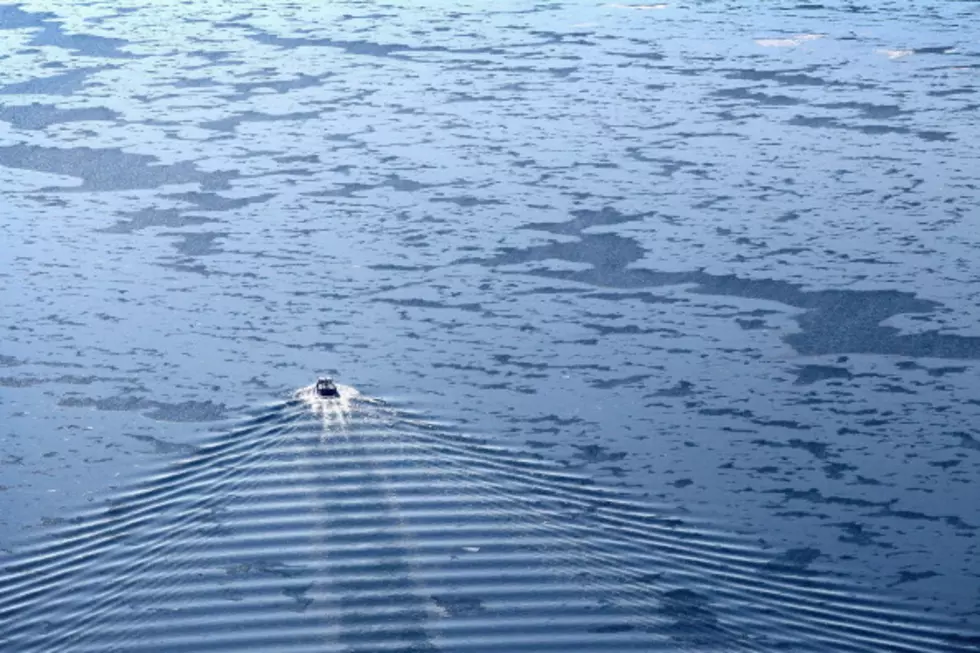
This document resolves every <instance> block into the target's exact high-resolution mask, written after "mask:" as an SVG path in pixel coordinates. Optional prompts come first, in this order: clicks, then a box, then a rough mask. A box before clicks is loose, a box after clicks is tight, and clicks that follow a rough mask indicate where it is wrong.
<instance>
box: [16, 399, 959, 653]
mask: <svg viewBox="0 0 980 653" xmlns="http://www.w3.org/2000/svg"><path fill="white" fill-rule="evenodd" d="M977 642H978V640H977V639H976V638H975V636H974V637H971V635H970V634H969V633H966V632H961V631H958V630H957V628H956V626H955V624H953V623H952V622H951V621H949V620H944V619H943V618H941V617H937V616H930V615H923V614H919V613H911V612H908V611H905V610H903V609H902V608H901V607H899V606H898V605H897V604H896V603H895V602H892V601H889V600H888V599H887V598H885V597H880V596H876V595H874V594H871V593H867V592H862V591H859V590H858V588H855V587H853V586H850V585H849V584H848V583H847V582H846V581H845V580H844V579H843V578H840V577H837V576H835V575H833V574H832V573H829V572H823V573H819V574H818V573H814V572H812V571H809V570H807V569H802V568H798V567H793V566H792V565H789V564H785V565H783V564H775V563H773V561H772V558H771V554H768V553H765V552H763V551H761V550H759V549H758V548H757V547H755V546H753V545H752V543H750V542H749V541H748V540H747V539H745V538H740V537H737V536H734V535H732V534H730V533H725V532H723V531H721V530H719V529H717V528H713V527H712V526H711V525H710V524H705V523H699V522H697V521H696V520H694V519H693V518H691V517H688V516H684V517H679V516H677V515H672V514H671V513H670V512H669V511H668V510H666V509H664V508H662V507H657V506H652V505H651V504H650V503H649V502H647V501H645V500H644V499H643V498H642V497H639V496H635V495H632V494H631V493H630V492H629V491H628V490H625V489H622V488H610V487H603V486H602V485H600V484H598V483H595V482H593V481H591V480H590V479H588V478H586V477H583V476H580V475H576V474H574V473H570V472H569V471H568V470H565V469H563V468H562V467H561V466H560V465H558V464H556V463H554V462H551V461H548V460H546V459H544V458H542V457H540V456H536V455H530V454H524V453H520V452H515V451H510V450H507V449H504V448H501V447H497V446H494V445H492V444H491V443H489V442H486V441H482V440H479V439H476V438H472V437H467V436H465V435H463V434H460V433H457V432H454V431H453V429H451V428H447V427H445V426H443V425H440V424H437V423H435V422H432V421H430V420H427V419H426V418H425V417H424V416H420V415H415V414H412V413H411V412H410V411H408V410H403V409H396V408H393V407H391V406H388V405H385V404H383V403H381V402H378V401H376V400H372V399H370V398H367V397H364V396H362V395H360V394H359V393H357V391H355V390H354V389H353V388H349V387H343V386H342V387H341V397H340V399H338V400H321V399H319V398H317V397H316V396H315V395H314V394H313V393H312V390H311V389H310V388H304V389H301V390H299V391H297V393H295V395H294V397H292V398H291V399H290V400H288V401H284V402H281V403H278V404H275V405H272V406H269V407H266V408H264V409H262V410H259V411H257V412H256V413H255V414H254V415H252V416H251V417H249V418H248V419H246V420H244V421H242V422H241V423H240V424H237V425H236V426H235V427H234V428H230V429H228V430H227V431H226V432H224V433H221V434H220V435H218V436H217V437H215V438H213V439H212V440H211V441H209V442H207V443H206V444H204V445H203V446H201V447H199V448H198V449H197V450H196V452H195V453H193V454H192V455H188V456H186V457H185V458H183V459H181V460H179V461H176V462H174V463H173V464H171V465H168V466H166V467H164V468H162V469H159V470H158V471H157V472H156V473H155V474H153V475H151V476H150V477H149V478H145V479H144V480H143V481H142V482H141V483H138V484H136V485H134V486H132V487H131V489H130V490H129V491H127V492H124V493H120V494H119V495H117V496H115V497H113V498H112V500H111V501H109V502H108V506H107V507H106V508H105V509H103V510H99V511H96V512H89V513H83V514H79V515H78V516H77V517H75V518H74V519H73V520H71V524H70V525H69V526H66V527H62V528H60V529H58V530H56V531H54V532H48V533H46V534H45V536H44V539H43V540H42V541H38V542H35V543H33V544H32V545H30V546H28V547H26V548H25V551H24V552H23V553H21V554H19V555H17V556H16V557H14V558H13V559H11V560H9V561H7V563H6V565H5V567H4V569H3V576H2V580H0V645H2V646H0V648H2V650H3V651H10V652H21V651H23V652H27V651H31V652H34V651H38V652H41V651H43V652H44V653H55V652H61V651H64V652H68V651H120V652H122V651H168V652H170V651H200V650H208V651H223V650H228V651H232V650H234V651H238V650H245V649H248V650H265V651H270V650H276V651H280V650H281V651H314V650H315V651H325V650H326V651H347V652H364V653H367V652H387V651H392V652H404V653H408V652H423V651H448V650H453V651H457V650H458V651H464V650H465V651H485V652H488V653H489V652H496V651H508V652H512V651H598V652H601V651H628V650H640V651H656V650H691V651H693V650H697V651H739V650H741V651H767V650H772V651H776V650H779V651H801V652H802V651H903V652H914V651H967V650H976V645H977Z"/></svg>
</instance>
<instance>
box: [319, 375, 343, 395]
mask: <svg viewBox="0 0 980 653" xmlns="http://www.w3.org/2000/svg"><path fill="white" fill-rule="evenodd" d="M314 392H316V395H317V396H318V397H339V396H340V390H338V389H337V384H336V383H334V382H333V379H331V378H330V377H327V376H321V377H320V378H318V379H317V380H316V386H314Z"/></svg>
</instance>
